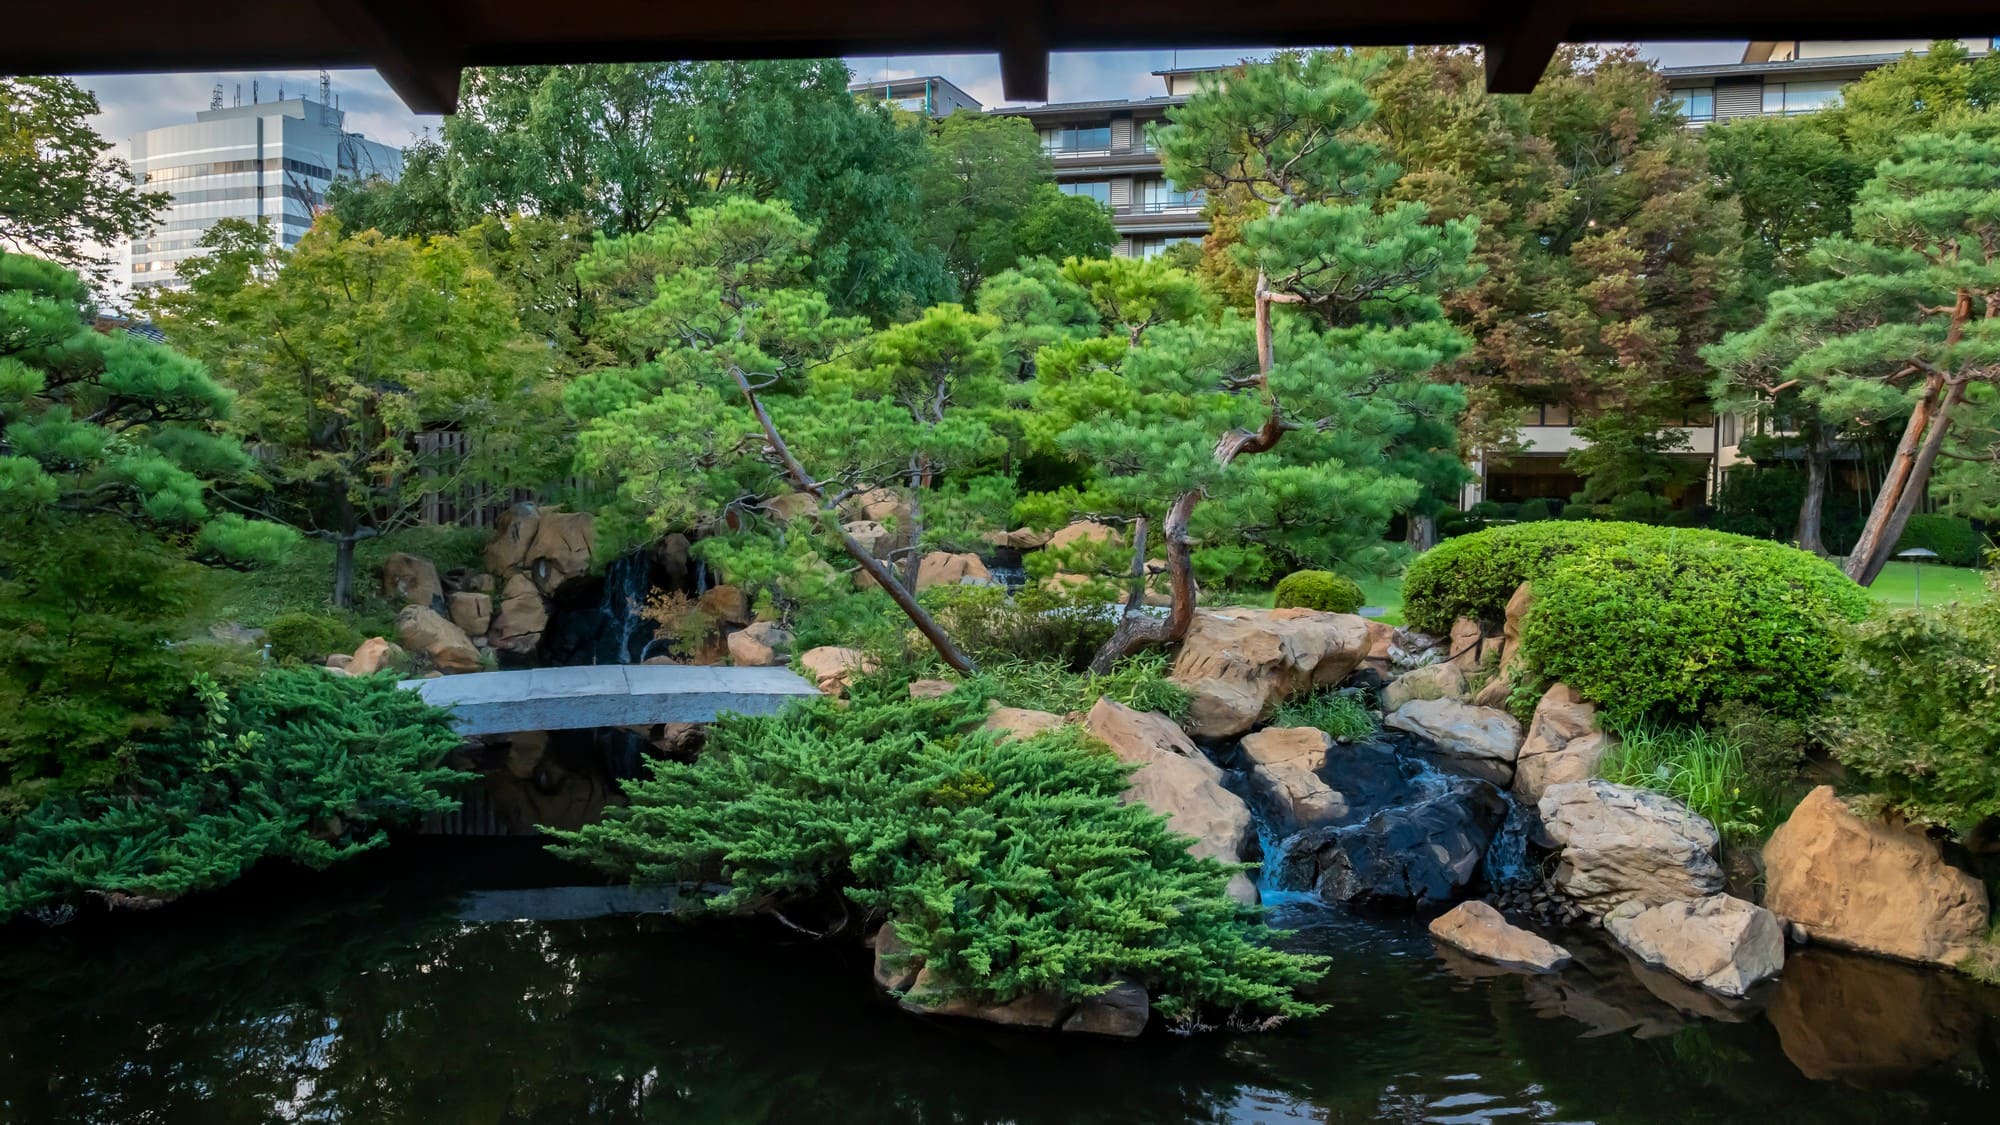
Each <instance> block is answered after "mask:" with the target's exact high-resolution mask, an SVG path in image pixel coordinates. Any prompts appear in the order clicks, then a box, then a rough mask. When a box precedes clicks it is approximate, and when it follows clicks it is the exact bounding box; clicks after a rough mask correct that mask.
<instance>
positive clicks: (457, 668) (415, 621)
mask: <svg viewBox="0 0 2000 1125" xmlns="http://www.w3.org/2000/svg"><path fill="white" fill-rule="evenodd" d="M396 638H397V639H398V640H400V641H401V642H402V643H403V647H404V648H406V649H408V650H410V651H411V652H420V653H423V654H424V655H425V656H427V657H429V658H430V662H431V665H432V666H433V667H435V668H436V669H437V670H438V671H440V672H443V673H445V674H447V675H450V674H453V673H458V672H477V671H479V650H478V649H476V648H474V647H473V646H472V639H471V638H470V637H467V636H466V635H465V630H463V629H461V628H459V627H458V626H456V625H454V624H452V623H451V622H450V621H449V620H447V619H446V618H445V617H444V615H443V614H440V613H439V612H437V611H436V610H434V609H431V608H430V607H428V606H421V605H406V606H404V607H403V608H402V611H401V612H399V613H397V614H396ZM350 668H351V666H350Z"/></svg>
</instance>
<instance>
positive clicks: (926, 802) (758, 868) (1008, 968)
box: [555, 684, 1324, 1023]
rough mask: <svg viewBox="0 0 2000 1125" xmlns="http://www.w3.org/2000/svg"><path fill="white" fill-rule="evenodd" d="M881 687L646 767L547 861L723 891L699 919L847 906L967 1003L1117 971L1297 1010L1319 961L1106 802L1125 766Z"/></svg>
mask: <svg viewBox="0 0 2000 1125" xmlns="http://www.w3.org/2000/svg"><path fill="white" fill-rule="evenodd" d="M898 690H900V685H894V684H890V685H886V686H882V687H878V688H876V689H874V690H862V691H858V692H857V697H856V699H855V700H854V702H853V704H852V706H850V707H849V708H846V709H842V708H839V707H835V706H833V705H831V704H829V703H823V702H814V703H811V704H804V705H800V706H797V707H795V708H793V709H791V710H789V711H787V712H785V713H784V714H782V715H778V716H772V717H765V718H754V719H752V718H725V719H723V720H722V721H721V722H719V723H717V724H716V726H715V727H714V728H713V729H712V730H711V732H710V736H709V742H708V747H707V749H706V751H705V752H704V753H703V754H702V756H701V757H700V758H699V759H698V760H697V761H695V762H693V763H680V762H659V763H656V764H654V766H653V767H652V769H653V773H652V776H651V777H650V778H647V779H644V780H641V781H637V782H634V783H631V784H630V785H628V787H627V794H628V796H629V797H630V799H631V804H630V805H629V806H628V807H625V808H618V809H613V810H610V811H609V812H608V813H607V814H606V818H605V820H604V821H602V822H601V823H599V824H596V825H592V826H589V827H586V828H583V829H581V830H579V831H575V832H562V833H557V834H556V835H557V837H558V839H559V840H560V841H562V843H561V845H560V846H558V847H557V848H556V849H555V850H556V851H557V852H558V853H559V854H562V855H565V856H568V857H569V858H572V859H577V860H582V861H584V862H587V863H591V864H594V865H596V866H597V867H599V868H602V869H603V870H605V871H608V872H611V873H614V874H617V875H620V876H624V877H626V878H630V879H632V880H634V881H635V882H640V883H668V884H680V885H683V886H687V887H689V888H696V887H699V886H700V885H702V884H704V883H712V882H716V881H720V882H722V883H724V884H726V885H727V888H728V889H727V890H724V891H721V892H720V893H718V894H716V895H714V897H711V898H708V899H706V900H705V901H704V902H703V903H702V904H701V906H702V907H704V908H706V909H707V910H710V911H717V912H729V913H750V912H757V911H765V910H789V911H793V912H798V911H801V910H804V909H808V908H812V907H814V906H817V907H819V908H820V909H821V910H822V911H823V912H825V913H829V914H835V915H838V914H839V913H841V910H840V908H839V907H838V905H837V904H838V903H839V902H840V901H841V900H842V898H843V897H844V899H845V901H846V902H847V903H849V904H851V905H852V906H855V907H859V908H860V910H861V911H864V912H866V914H868V915H869V916H871V917H872V918H874V919H878V920H879V919H884V918H894V919H895V922H896V933H897V936H898V937H900V938H901V939H902V940H903V941H904V942H905V944H907V945H908V946H909V948H910V951H911V952H912V953H913V954H914V955H915V956H916V957H917V958H920V959H921V960H922V961H923V963H924V964H925V965H926V966H928V967H929V968H930V969H931V970H933V971H934V972H935V973H936V974H937V975H938V976H939V977H940V978H941V979H942V980H944V981H948V982H950V985H951V988H952V993H953V994H954V995H959V996H967V997H970V998H972V999H975V1000H977V1001H980V1002H1002V1001H1007V1000H1011V999H1014V998H1016V997H1019V996H1022V995H1024V994H1027V993H1030V992H1035V991H1040V990H1053V991H1055V992H1057V993H1060V994H1062V995H1063V996H1065V997H1066V998H1076V997H1082V996H1087V995H1090V994H1092V993H1094V992H1099V991H1102V990H1103V989H1104V988H1106V987H1107V986H1109V985H1110V984H1111V983H1112V982H1113V981H1115V980H1117V979H1120V978H1123V979H1127V980H1131V981H1135V982H1138V983H1141V984H1143V985H1145V986H1146V987H1147V988H1148V989H1149V990H1150V991H1151V992H1152V993H1153V995H1154V1004H1155V1010H1156V1011H1158V1012H1159V1013H1160V1014H1161V1015H1163V1016H1164V1017H1166V1018H1167V1019H1169V1020H1171V1021H1178V1022H1181V1023H1197V1022H1202V1021H1204V1020H1207V1019H1210V1018H1211V1017H1215V1016H1220V1017H1221V1018H1224V1019H1229V1020H1233V1021H1250V1020H1256V1019H1263V1018H1266V1017H1270V1016H1296V1015H1304V1014H1308V1013H1311V1012H1313V1011H1315V1010H1316V1009H1315V1007H1314V1006H1313V1005H1311V1004H1308V1003H1306V1002H1304V1001H1302V1000H1300V999H1299V998H1298V997H1297V996H1296V995H1295V993H1294V990H1295V989H1296V988H1297V987H1299V986H1300V985H1304V984H1306V983H1308V982H1310V981H1312V980H1313V979H1315V978H1317V977H1318V976H1319V975H1320V973H1321V972H1322V971H1323V967H1324V966H1323V962H1322V961H1321V960H1320V959H1317V958H1313V957H1307V956H1303V955H1299V954H1293V953H1286V952H1281V951H1279V950H1276V949H1273V948H1271V947H1270V945H1269V942H1270V941H1271V940H1272V939H1273V936H1274V935H1273V932H1272V931H1270V930H1268V929H1266V928H1265V927H1264V926H1263V925H1262V924H1261V923H1260V922H1259V921H1258V918H1259V912H1258V910H1257V908H1254V907H1244V906H1241V905H1238V904H1236V903H1234V902H1232V901H1230V899H1229V898H1228V897H1227V895H1225V894H1224V890H1223V889H1224V887H1225V885H1226V884H1227V883H1228V881H1229V877H1230V874H1231V869H1230V868H1228V867H1225V866H1223V865H1222V864H1220V863H1217V862H1215V861H1214V860H1211V859H1197V858H1195V857H1194V856H1191V855H1189V854H1188V852H1187V848H1186V845H1187V840H1186V838H1184V837H1181V836H1178V835H1176V834H1174V833H1173V832H1172V831H1170V830H1169V829H1168V827H1167V822H1166V819H1165V818H1164V817H1162V816H1160V815H1159V814H1157V813H1155V812H1153V811H1152V810H1150V809H1148V808H1146V807H1145V806H1144V805H1141V804H1136V803H1134V804H1125V803H1123V802H1122V801H1121V800H1120V799H1119V796H1120V794H1121V793H1122V792H1123V791H1124V789H1125V786H1126V779H1127V777H1128V776H1129V774H1130V773H1131V768H1130V767H1129V766H1126V765H1124V764H1122V763H1121V762H1119V761H1118V759H1117V758H1115V757H1113V756H1112V755H1111V754H1109V753H1107V752H1105V751H1104V750H1103V749H1102V748H1100V747H1098V746H1096V745H1095V744H1093V743H1091V742H1090V741H1089V740H1088V738H1087V736H1086V735H1084V734H1083V733H1082V732H1081V731H1079V730H1076V729H1074V728H1070V729H1065V730H1062V731H1058V732H1051V733H1048V734H1044V735H1040V736H1038V737H1035V738H1031V739H1026V740H1022V741H1016V742H1010V743H1007V744H1006V745H1004V746H1003V745H1000V744H998V743H996V742H995V741H994V737H993V736H992V735H991V734H988V733H986V732H984V731H981V730H980V729H979V727H980V723H981V721H982V719H983V717H984V714H985V708H984V701H983V699H982V698H981V693H979V692H977V691H974V690H960V691H958V692H954V693H953V694H951V695H949V696H946V697H944V698H941V699H935V700H911V699H908V698H907V696H905V697H903V698H896V697H895V694H894V692H895V691H898ZM854 928H855V929H856V930H859V929H861V928H862V927H860V926H856V927H854Z"/></svg>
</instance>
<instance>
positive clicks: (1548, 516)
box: [1520, 497, 1560, 523]
mask: <svg viewBox="0 0 2000 1125" xmlns="http://www.w3.org/2000/svg"><path fill="white" fill-rule="evenodd" d="M1559 510H1560V508H1559V506H1558V505H1556V504H1552V503H1550V502H1549V501H1547V500H1543V499H1541V498H1540V497H1537V498H1535V499H1533V500H1523V501H1521V515H1520V520H1521V522H1522V523H1539V522H1541V521H1542V520H1552V519H1554V518H1555V517H1556V512H1557V511H1559Z"/></svg>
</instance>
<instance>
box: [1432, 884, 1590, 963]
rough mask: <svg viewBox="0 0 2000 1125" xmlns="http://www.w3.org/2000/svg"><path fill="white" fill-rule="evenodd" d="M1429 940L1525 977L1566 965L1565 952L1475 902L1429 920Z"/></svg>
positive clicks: (1462, 903)
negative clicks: (1525, 973) (1524, 974)
mask: <svg viewBox="0 0 2000 1125" xmlns="http://www.w3.org/2000/svg"><path fill="white" fill-rule="evenodd" d="M1431 937H1433V938H1435V939H1437V941H1439V942H1440V943H1442V944H1444V945H1447V946H1450V947H1451V948H1453V949H1456V950H1458V951H1459V952H1461V953H1464V954H1466V955H1467V956H1469V957H1477V958H1478V959H1480V960H1481V961H1491V962H1492V963H1494V964H1496V965H1503V966H1505V967H1507V968H1510V969H1519V970H1521V971H1522V972H1527V973H1552V972H1555V971H1556V970H1557V969H1560V968H1562V967H1563V966H1564V965H1567V964H1569V950H1567V949H1564V948H1563V947H1562V946H1560V945H1556V944H1555V943H1553V942H1551V941H1548V940H1547V939H1545V938H1543V937H1541V936H1540V935H1538V934H1534V933H1530V932H1529V931H1527V930H1524V929H1522V928H1521V927H1519V926H1516V925H1513V924H1511V923H1509V922H1508V921H1507V919H1505V918H1503V917H1501V915H1500V912H1499V911H1498V910H1495V909H1493V907H1491V906H1489V905H1487V904H1486V903H1483V902H1480V901H1479V900H1477V899H1472V900H1469V901H1466V902H1461V903H1459V904H1458V905H1457V906H1454V907H1452V908H1451V909H1450V910H1449V911H1447V912H1445V913H1443V914H1440V915H1438V916H1437V917H1436V918H1434V919H1432V920H1431Z"/></svg>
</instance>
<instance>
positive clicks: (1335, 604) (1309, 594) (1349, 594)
mask: <svg viewBox="0 0 2000 1125" xmlns="http://www.w3.org/2000/svg"><path fill="white" fill-rule="evenodd" d="M1363 598H1364V595H1363V594H1362V593H1361V587H1360V586H1358V585H1356V584H1355V582H1354V580H1353V579H1351V578H1347V577H1344V576H1342V575H1338V574H1335V573H1334V572H1332V571H1330V570H1297V571H1293V572H1292V573H1290V574H1287V575H1285V577H1284V578H1282V579H1280V580H1279V582H1278V589H1277V591H1276V592H1275V593H1274V594H1273V596H1272V598H1271V604H1272V605H1273V606H1276V607H1277V608H1279V609H1286V608H1291V607H1296V608H1299V609H1317V610H1320V611H1321V612H1323V613H1353V612H1354V611H1355V610H1357V609H1360V608H1361V602H1362V600H1363Z"/></svg>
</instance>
